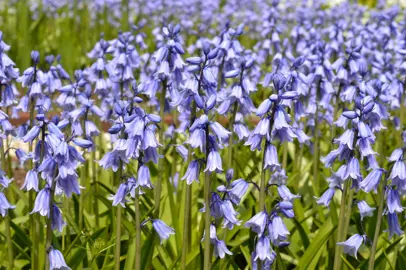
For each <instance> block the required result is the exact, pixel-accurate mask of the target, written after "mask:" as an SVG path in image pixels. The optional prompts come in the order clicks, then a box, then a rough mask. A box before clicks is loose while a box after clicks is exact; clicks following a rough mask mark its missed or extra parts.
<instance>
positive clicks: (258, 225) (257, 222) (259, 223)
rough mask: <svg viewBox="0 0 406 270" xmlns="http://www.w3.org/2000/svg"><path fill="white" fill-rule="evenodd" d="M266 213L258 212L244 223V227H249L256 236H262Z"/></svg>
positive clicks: (265, 223) (266, 217)
mask: <svg viewBox="0 0 406 270" xmlns="http://www.w3.org/2000/svg"><path fill="white" fill-rule="evenodd" d="M267 219H268V214H267V213H266V212H264V211H262V212H259V213H258V214H256V215H255V216H253V217H252V218H251V219H250V220H248V221H247V222H246V223H245V225H244V226H245V227H246V228H251V229H252V231H253V232H256V233H257V234H258V236H262V234H263V233H264V231H265V228H266V225H267Z"/></svg>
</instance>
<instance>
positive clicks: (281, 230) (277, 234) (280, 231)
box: [268, 215, 290, 246]
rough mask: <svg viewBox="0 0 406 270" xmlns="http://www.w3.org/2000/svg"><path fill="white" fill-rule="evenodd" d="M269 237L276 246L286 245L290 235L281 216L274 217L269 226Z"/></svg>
mask: <svg viewBox="0 0 406 270" xmlns="http://www.w3.org/2000/svg"><path fill="white" fill-rule="evenodd" d="M268 231H269V237H270V238H271V241H272V243H273V244H274V245H277V246H279V245H280V244H282V245H284V244H285V242H283V241H285V240H286V239H287V238H288V235H289V234H290V233H289V231H288V229H287V228H286V226H285V223H283V220H282V218H281V217H279V216H276V215H275V216H274V217H273V218H272V220H271V221H270V223H269V225H268Z"/></svg>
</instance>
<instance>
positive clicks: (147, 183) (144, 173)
mask: <svg viewBox="0 0 406 270" xmlns="http://www.w3.org/2000/svg"><path fill="white" fill-rule="evenodd" d="M138 183H139V185H140V186H141V187H143V188H153V187H154V186H153V185H152V183H151V175H150V172H149V168H148V167H147V166H145V165H142V166H140V167H139V169H138Z"/></svg>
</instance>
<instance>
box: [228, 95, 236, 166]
mask: <svg viewBox="0 0 406 270" xmlns="http://www.w3.org/2000/svg"><path fill="white" fill-rule="evenodd" d="M237 110H238V103H237V102H235V103H234V106H233V112H232V115H231V118H230V121H229V122H228V131H230V132H231V134H230V137H229V139H228V160H227V168H228V169H231V168H232V167H233V148H234V143H233V139H234V128H233V126H234V122H235V117H236V115H237Z"/></svg>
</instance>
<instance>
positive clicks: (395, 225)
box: [387, 213, 403, 239]
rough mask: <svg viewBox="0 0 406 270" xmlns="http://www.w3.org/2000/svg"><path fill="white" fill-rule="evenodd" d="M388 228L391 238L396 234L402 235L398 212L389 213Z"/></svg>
mask: <svg viewBox="0 0 406 270" xmlns="http://www.w3.org/2000/svg"><path fill="white" fill-rule="evenodd" d="M387 216H388V230H387V231H389V239H391V238H392V236H393V235H394V234H396V235H401V234H403V231H402V229H401V227H400V224H399V219H398V215H397V213H388V215H387Z"/></svg>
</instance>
